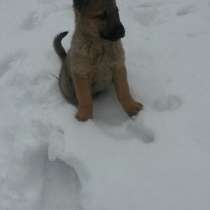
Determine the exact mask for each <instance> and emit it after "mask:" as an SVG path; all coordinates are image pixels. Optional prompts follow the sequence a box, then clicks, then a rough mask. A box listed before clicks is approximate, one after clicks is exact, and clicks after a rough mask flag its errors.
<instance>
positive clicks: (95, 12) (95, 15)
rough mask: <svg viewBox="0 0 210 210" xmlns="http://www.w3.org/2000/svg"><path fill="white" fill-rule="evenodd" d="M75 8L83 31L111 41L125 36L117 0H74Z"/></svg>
mask: <svg viewBox="0 0 210 210" xmlns="http://www.w3.org/2000/svg"><path fill="white" fill-rule="evenodd" d="M74 9H75V12H76V19H77V22H76V24H78V25H79V26H80V29H81V30H82V31H83V32H85V33H87V34H89V35H91V36H93V37H95V38H96V37H97V38H102V39H104V40H109V41H117V40H119V39H121V38H123V37H124V36H125V28H124V26H123V24H122V23H121V21H120V16H119V10H118V7H117V5H116V1H115V0H74Z"/></svg>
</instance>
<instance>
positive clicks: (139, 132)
mask: <svg viewBox="0 0 210 210" xmlns="http://www.w3.org/2000/svg"><path fill="white" fill-rule="evenodd" d="M126 130H127V132H128V133H130V134H131V135H132V136H133V137H136V138H137V139H139V140H141V141H143V142H144V143H146V144H149V143H152V142H154V140H155V135H154V133H153V131H152V130H151V129H149V128H148V127H146V126H145V125H143V124H142V123H137V122H135V121H130V122H129V123H128V124H127V125H126Z"/></svg>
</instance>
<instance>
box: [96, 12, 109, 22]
mask: <svg viewBox="0 0 210 210" xmlns="http://www.w3.org/2000/svg"><path fill="white" fill-rule="evenodd" d="M96 18H98V19H100V20H105V19H106V18H107V13H106V12H103V13H101V14H98V15H96Z"/></svg>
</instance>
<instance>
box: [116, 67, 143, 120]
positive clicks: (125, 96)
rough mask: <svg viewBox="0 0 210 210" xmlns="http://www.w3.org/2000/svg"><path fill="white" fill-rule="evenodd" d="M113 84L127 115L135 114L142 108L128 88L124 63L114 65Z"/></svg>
mask: <svg viewBox="0 0 210 210" xmlns="http://www.w3.org/2000/svg"><path fill="white" fill-rule="evenodd" d="M114 85H115V89H116V92H117V97H118V100H119V102H120V103H121V105H122V107H123V109H124V110H125V112H127V114H128V115H129V116H134V115H137V114H138V112H139V111H140V110H141V109H143V105H142V104H141V103H139V102H137V101H135V100H134V99H133V98H132V96H131V94H130V90H129V85H128V80H127V72H126V68H125V66H124V65H122V66H120V67H119V66H118V67H116V69H115V71H114Z"/></svg>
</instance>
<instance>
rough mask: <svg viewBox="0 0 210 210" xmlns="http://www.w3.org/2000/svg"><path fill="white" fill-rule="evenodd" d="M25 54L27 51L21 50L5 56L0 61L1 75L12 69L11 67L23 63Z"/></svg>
mask: <svg viewBox="0 0 210 210" xmlns="http://www.w3.org/2000/svg"><path fill="white" fill-rule="evenodd" d="M25 56H26V53H25V52H24V51H21V50H20V51H17V52H15V53H12V54H10V55H8V56H7V57H5V58H4V59H3V60H2V61H1V62H0V77H2V76H3V75H4V74H5V73H7V72H8V71H9V70H11V68H13V67H15V66H18V65H19V64H21V63H22V61H23V59H24V58H25Z"/></svg>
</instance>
